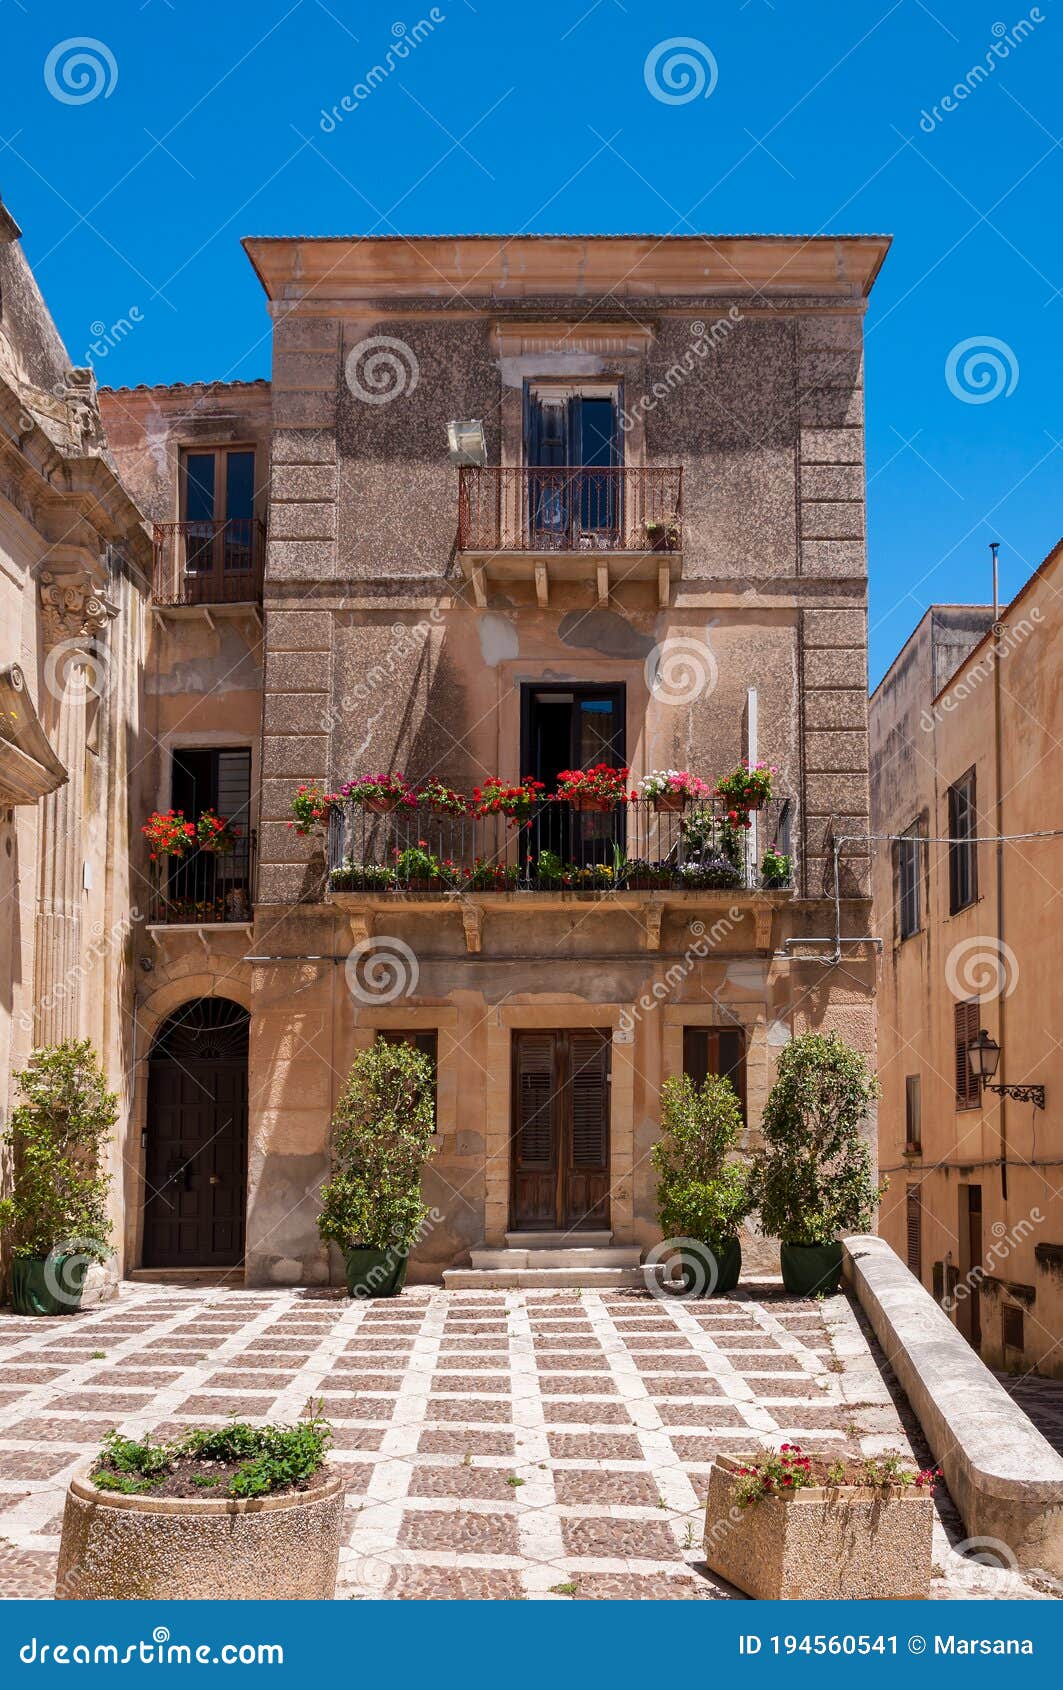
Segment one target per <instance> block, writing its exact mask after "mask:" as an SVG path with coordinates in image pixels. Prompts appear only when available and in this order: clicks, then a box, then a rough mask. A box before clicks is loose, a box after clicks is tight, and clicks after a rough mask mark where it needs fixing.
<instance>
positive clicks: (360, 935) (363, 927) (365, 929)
mask: <svg viewBox="0 0 1063 1690" xmlns="http://www.w3.org/2000/svg"><path fill="white" fill-rule="evenodd" d="M373 913H374V912H373V911H372V910H370V909H363V910H351V911H350V913H349V915H348V920H349V922H350V924H351V938H352V939H353V940H354V942H355V944H356V945H368V944H369V942H370V940H371V939H372V937H373Z"/></svg>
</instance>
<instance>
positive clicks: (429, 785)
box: [417, 780, 469, 816]
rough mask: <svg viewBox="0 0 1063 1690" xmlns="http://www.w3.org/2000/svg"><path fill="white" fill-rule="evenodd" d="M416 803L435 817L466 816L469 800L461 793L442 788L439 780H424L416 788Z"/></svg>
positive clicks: (445, 787) (442, 785) (447, 787)
mask: <svg viewBox="0 0 1063 1690" xmlns="http://www.w3.org/2000/svg"><path fill="white" fill-rule="evenodd" d="M417 802H418V803H419V804H423V805H424V807H425V809H427V810H431V811H432V813H433V815H437V816H467V815H468V814H469V800H468V799H467V798H466V797H465V796H464V794H463V793H461V792H454V791H452V790H451V788H450V787H449V786H444V784H443V782H442V781H441V780H426V781H425V782H424V783H423V785H421V786H419V787H418V788H417Z"/></svg>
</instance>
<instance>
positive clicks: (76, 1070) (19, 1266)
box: [0, 1039, 118, 1315]
mask: <svg viewBox="0 0 1063 1690" xmlns="http://www.w3.org/2000/svg"><path fill="white" fill-rule="evenodd" d="M15 1083H16V1085H17V1087H18V1089H19V1092H20V1094H21V1098H22V1101H21V1102H20V1103H19V1104H18V1105H17V1106H16V1108H15V1109H14V1110H13V1111H12V1114H11V1126H10V1129H9V1130H8V1132H7V1133H5V1135H4V1143H5V1144H6V1145H7V1146H8V1147H9V1149H10V1152H11V1162H12V1191H11V1195H10V1196H9V1197H5V1198H3V1199H2V1200H0V1227H3V1228H4V1230H5V1232H6V1233H7V1236H8V1239H9V1241H10V1244H11V1250H12V1263H11V1300H12V1303H13V1305H14V1309H15V1313H16V1314H33V1315H45V1314H75V1313H76V1312H77V1310H78V1309H79V1308H80V1306H81V1296H82V1291H83V1288H84V1282H85V1274H86V1272H87V1270H88V1267H89V1264H90V1263H91V1262H94V1261H96V1262H102V1261H104V1260H106V1258H107V1257H108V1256H109V1255H110V1254H111V1249H110V1246H109V1245H108V1243H107V1239H108V1237H109V1235H110V1231H111V1222H110V1220H109V1219H108V1217H107V1193H108V1190H109V1187H110V1183H111V1181H110V1175H109V1174H106V1173H102V1172H101V1171H100V1163H101V1160H102V1156H103V1150H104V1146H105V1145H106V1144H107V1142H108V1140H109V1138H110V1135H111V1130H112V1128H113V1127H114V1125H115V1122H116V1121H117V1120H118V1099H117V1097H116V1096H115V1094H114V1092H110V1091H108V1090H107V1085H106V1081H105V1079H104V1075H103V1070H102V1068H101V1067H100V1063H99V1059H98V1058H97V1056H96V1052H95V1051H94V1050H93V1047H92V1045H91V1043H90V1042H89V1040H88V1039H82V1040H76V1041H71V1042H69V1043H66V1044H58V1045H49V1046H47V1047H46V1048H44V1049H42V1050H35V1051H34V1052H33V1055H32V1056H31V1057H30V1059H29V1064H28V1066H27V1067H26V1068H24V1069H23V1070H22V1072H21V1073H18V1074H16V1075H15Z"/></svg>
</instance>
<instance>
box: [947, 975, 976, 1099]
mask: <svg viewBox="0 0 1063 1690" xmlns="http://www.w3.org/2000/svg"><path fill="white" fill-rule="evenodd" d="M979 1009H980V1005H979V1002H978V999H977V998H972V999H971V1000H970V1001H969V1002H967V1003H958V1004H957V1005H956V1007H955V1009H954V1011H953V1025H954V1044H955V1059H956V1107H957V1108H958V1109H977V1107H978V1080H977V1079H976V1077H975V1075H974V1074H972V1072H971V1064H970V1061H969V1059H968V1056H967V1046H968V1045H969V1044H971V1043H972V1042H973V1040H975V1039H976V1038H977V1037H978V1031H979V1029H978V1021H979Z"/></svg>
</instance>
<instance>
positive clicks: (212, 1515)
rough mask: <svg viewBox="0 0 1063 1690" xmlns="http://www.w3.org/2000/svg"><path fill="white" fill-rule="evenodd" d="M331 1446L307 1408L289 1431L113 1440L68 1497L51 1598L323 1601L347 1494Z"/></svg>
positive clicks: (329, 1590) (330, 1591) (233, 1425)
mask: <svg viewBox="0 0 1063 1690" xmlns="http://www.w3.org/2000/svg"><path fill="white" fill-rule="evenodd" d="M331 1438H332V1429H331V1427H330V1426H329V1425H328V1423H327V1422H326V1421H325V1420H323V1419H321V1417H320V1414H319V1412H318V1411H317V1409H316V1408H315V1407H314V1405H311V1406H310V1409H309V1412H308V1417H307V1418H306V1419H304V1420H300V1421H298V1422H297V1424H296V1425H294V1426H283V1425H272V1426H250V1425H247V1424H245V1423H243V1422H240V1421H228V1422H227V1423H226V1424H225V1425H223V1426H200V1427H196V1428H195V1429H194V1430H188V1431H186V1432H183V1433H182V1434H181V1435H180V1436H178V1437H176V1438H172V1439H169V1440H168V1441H167V1442H165V1443H153V1442H152V1441H151V1439H150V1437H144V1438H127V1437H122V1436H121V1435H120V1433H118V1432H111V1433H109V1434H108V1436H107V1437H106V1438H105V1439H104V1443H103V1447H102V1448H101V1449H100V1451H99V1453H98V1454H97V1455H95V1456H93V1457H92V1458H91V1459H90V1460H89V1461H87V1462H85V1463H84V1464H83V1465H82V1467H81V1468H80V1469H79V1470H78V1472H76V1473H75V1475H74V1477H73V1478H72V1479H71V1481H70V1484H69V1486H68V1489H67V1493H66V1507H65V1509H64V1512H63V1535H62V1539H61V1541H60V1545H59V1569H58V1574H57V1577H56V1587H55V1594H56V1596H57V1598H59V1599H60V1600H67V1601H90V1600H98V1601H116V1600H118V1601H122V1600H125V1601H129V1600H139V1601H144V1600H151V1599H155V1600H162V1599H166V1600H168V1601H169V1600H173V1599H174V1598H175V1597H176V1598H177V1599H179V1600H185V1601H188V1600H191V1601H196V1600H222V1601H234V1600H251V1599H255V1598H259V1599H261V1598H265V1597H268V1598H270V1599H271V1600H273V1601H277V1600H280V1601H297V1600H302V1601H312V1600H317V1601H329V1600H330V1599H331V1598H332V1597H333V1596H334V1595H335V1590H336V1570H337V1567H338V1564H339V1551H340V1543H341V1539H342V1529H343V1493H344V1486H343V1478H342V1475H341V1474H339V1473H338V1472H335V1471H333V1470H332V1469H330V1467H329V1465H328V1462H327V1454H328V1447H329V1443H330V1442H331Z"/></svg>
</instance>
